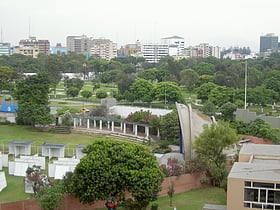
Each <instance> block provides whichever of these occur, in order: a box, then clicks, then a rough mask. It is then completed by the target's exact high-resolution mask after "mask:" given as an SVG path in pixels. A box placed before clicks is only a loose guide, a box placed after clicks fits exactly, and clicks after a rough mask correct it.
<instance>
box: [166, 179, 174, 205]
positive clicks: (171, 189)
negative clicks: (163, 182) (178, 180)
mask: <svg viewBox="0 0 280 210" xmlns="http://www.w3.org/2000/svg"><path fill="white" fill-rule="evenodd" d="M174 185H175V183H174V181H172V182H171V183H170V185H169V186H168V191H167V194H168V197H169V206H172V205H173V202H172V199H173V195H174V193H175V190H174Z"/></svg>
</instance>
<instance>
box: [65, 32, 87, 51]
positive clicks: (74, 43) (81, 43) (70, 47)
mask: <svg viewBox="0 0 280 210" xmlns="http://www.w3.org/2000/svg"><path fill="white" fill-rule="evenodd" d="M66 48H67V52H74V53H78V54H86V53H89V52H90V48H91V42H90V38H88V37H87V36H86V35H81V36H67V37H66Z"/></svg>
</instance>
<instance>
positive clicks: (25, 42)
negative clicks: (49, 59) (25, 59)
mask: <svg viewBox="0 0 280 210" xmlns="http://www.w3.org/2000/svg"><path fill="white" fill-rule="evenodd" d="M19 47H20V48H25V49H28V48H29V49H32V48H34V49H35V48H38V53H42V54H46V55H49V54H50V42H49V40H40V39H39V40H37V39H36V37H29V39H22V40H20V41H19ZM36 50H37V49H36Z"/></svg>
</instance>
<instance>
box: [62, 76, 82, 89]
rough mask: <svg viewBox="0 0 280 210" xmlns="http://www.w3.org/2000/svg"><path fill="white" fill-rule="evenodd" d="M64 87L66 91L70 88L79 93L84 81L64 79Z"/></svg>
mask: <svg viewBox="0 0 280 210" xmlns="http://www.w3.org/2000/svg"><path fill="white" fill-rule="evenodd" d="M64 86H65V88H66V91H67V90H68V89H70V88H72V87H74V88H77V89H78V91H79V92H80V90H81V89H82V87H83V86H84V81H83V80H81V79H79V78H71V79H66V80H65V81H64Z"/></svg>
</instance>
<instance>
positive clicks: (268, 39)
mask: <svg viewBox="0 0 280 210" xmlns="http://www.w3.org/2000/svg"><path fill="white" fill-rule="evenodd" d="M277 51H278V36H275V35H274V34H273V33H270V34H266V35H264V36H260V53H265V52H277Z"/></svg>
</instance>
